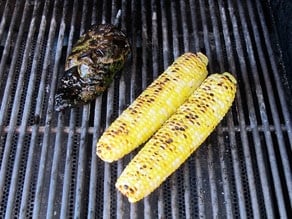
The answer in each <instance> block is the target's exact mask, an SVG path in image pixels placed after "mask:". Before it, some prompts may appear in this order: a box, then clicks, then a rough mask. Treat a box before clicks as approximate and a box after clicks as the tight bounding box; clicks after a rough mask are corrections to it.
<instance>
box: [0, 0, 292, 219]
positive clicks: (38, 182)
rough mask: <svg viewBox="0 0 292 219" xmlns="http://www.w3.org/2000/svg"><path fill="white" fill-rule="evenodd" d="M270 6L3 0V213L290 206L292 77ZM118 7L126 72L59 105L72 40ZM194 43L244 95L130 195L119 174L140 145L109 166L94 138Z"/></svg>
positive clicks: (247, 214)
mask: <svg viewBox="0 0 292 219" xmlns="http://www.w3.org/2000/svg"><path fill="white" fill-rule="evenodd" d="M269 7H270V4H269V1H260V0H259V1H239V0H226V1H223V0H218V1H211V0H199V1H195V0H187V1H156V0H151V1H146V0H141V1H134V0H129V1H127V0H112V1H97V0H95V1H87V0H83V1H82V0H74V1H69V0H65V1H60V0H57V1H52V0H51V1H37V0H35V1H33V0H31V1H24V0H23V1H2V2H0V15H1V16H0V92H1V95H0V100H1V104H0V136H1V137H0V218H13V217H14V218H44V217H47V218H83V217H88V218H102V217H103V218H112V217H117V218H200V217H203V218H212V217H219V218H287V217H288V215H291V213H292V212H291V201H292V184H291V161H290V160H289V157H291V156H292V152H291V144H292V127H291V109H288V106H289V102H290V101H291V90H289V89H287V87H288V88H289V86H291V85H289V84H288V85H287V81H285V80H284V81H283V79H285V77H286V76H285V75H286V72H285V69H284V66H283V65H282V58H281V55H280V54H281V51H280V50H279V46H277V43H278V42H277V38H276V37H275V35H276V32H275V26H274V22H273V20H272V18H271V16H270V13H271V11H270V8H269ZM119 9H121V11H122V15H121V27H122V29H124V30H125V31H126V32H127V34H128V36H129V38H130V40H131V44H132V55H131V60H130V61H129V63H128V64H127V65H126V67H125V69H124V70H123V72H122V74H121V76H120V77H117V78H116V80H115V81H114V83H113V84H112V86H111V87H110V89H109V90H108V91H107V92H106V93H105V94H104V95H102V96H101V97H99V98H97V99H96V101H94V102H93V103H92V104H90V105H87V106H84V107H80V108H77V109H72V110H68V111H67V112H66V113H65V114H61V113H56V112H54V110H53V104H54V103H53V97H54V93H55V89H56V84H57V81H58V78H59V77H60V76H61V74H62V71H63V66H64V61H65V58H66V56H67V54H68V53H69V52H70V50H71V48H72V45H73V43H74V42H75V41H76V39H77V38H78V36H79V35H80V33H82V32H83V31H84V30H86V29H87V28H88V27H89V26H90V25H91V24H94V23H105V22H111V21H113V20H114V17H115V15H116V13H117V11H118V10H119ZM19 18H21V19H19ZM185 51H193V52H196V51H202V52H204V53H206V54H207V56H208V57H209V66H208V68H209V70H210V72H212V73H213V72H223V71H230V72H232V73H234V74H235V75H236V77H237V79H238V82H239V88H238V93H237V96H236V101H235V103H234V105H233V107H232V109H231V110H230V112H229V113H228V115H227V116H226V117H225V118H224V120H223V121H222V123H221V124H220V125H219V126H218V127H217V129H216V130H215V131H214V133H212V135H211V136H210V137H209V138H208V139H207V141H206V142H205V143H204V144H203V145H202V146H201V147H200V148H199V149H198V151H197V152H196V153H194V154H193V155H192V156H191V157H190V158H189V159H188V160H187V162H185V163H184V164H183V165H182V166H181V167H180V168H179V169H178V170H177V171H176V172H175V173H174V174H173V175H172V176H171V177H170V178H169V179H167V180H166V181H165V182H164V183H163V184H162V185H161V186H160V187H159V188H158V189H157V190H156V191H155V192H154V193H153V194H151V195H150V196H148V197H146V198H145V199H144V200H143V201H141V202H138V203H137V204H129V203H128V201H127V200H126V198H125V197H123V196H122V195H121V194H120V193H117V192H116V190H115V188H114V183H115V181H116V179H117V177H118V175H119V174H120V173H121V171H122V169H123V168H124V167H125V165H126V164H127V163H128V162H129V160H130V159H131V157H132V156H133V155H134V154H135V153H137V151H138V150H139V149H137V150H135V151H134V152H133V153H131V154H130V155H128V156H126V157H125V158H123V159H122V160H120V161H118V162H116V163H113V164H105V163H103V162H102V161H101V160H100V159H99V158H97V156H96V155H95V143H96V141H97V139H98V137H99V136H100V134H101V133H102V131H103V130H104V129H105V128H106V127H107V126H108V125H109V124H110V122H111V121H112V120H114V119H115V118H116V117H117V116H118V115H119V114H120V113H121V112H122V110H123V109H124V108H125V107H127V105H129V104H130V103H131V102H132V101H133V100H134V99H135V97H137V95H139V93H140V92H141V91H142V90H143V89H145V87H146V86H147V85H148V84H150V83H151V82H152V81H153V80H154V79H155V78H156V77H157V76H158V75H159V74H160V73H161V72H163V69H165V68H166V67H167V66H168V65H169V64H170V63H171V62H172V61H173V59H174V58H176V57H177V56H179V55H180V54H182V53H183V52H185ZM283 84H284V85H285V89H284V87H283Z"/></svg>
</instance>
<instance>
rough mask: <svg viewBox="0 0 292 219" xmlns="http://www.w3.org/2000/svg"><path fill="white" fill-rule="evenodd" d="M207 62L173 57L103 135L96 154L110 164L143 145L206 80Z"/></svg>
mask: <svg viewBox="0 0 292 219" xmlns="http://www.w3.org/2000/svg"><path fill="white" fill-rule="evenodd" d="M207 63H208V59H207V57H206V56H205V55H203V54H202V53H197V54H192V53H185V54H184V55H182V56H180V57H179V58H177V59H176V60H175V61H174V63H173V64H172V65H171V66H169V67H168V68H167V69H166V70H165V72H163V73H162V74H161V75H160V76H159V77H158V78H157V79H156V80H155V81H154V82H152V84H150V85H149V87H147V88H146V89H145V90H144V91H143V92H142V93H141V94H140V96H139V97H137V99H136V100H135V101H134V102H133V103H132V104H131V105H130V106H129V107H128V108H127V109H126V110H125V111H124V112H123V113H122V114H121V115H120V116H119V117H118V118H117V119H116V120H115V121H114V122H113V123H112V124H111V125H110V126H109V128H108V129H107V130H106V131H105V132H104V133H103V135H102V136H101V137H100V139H99V141H98V142H97V145H96V153H97V155H98V156H99V157H100V158H101V159H102V160H104V161H107V162H112V161H115V160H118V159H120V158H121V157H123V156H124V155H126V154H128V153H129V152H131V151H132V150H133V149H135V148H136V147H138V146H139V145H140V144H142V143H144V142H145V141H146V140H147V139H148V138H149V137H150V136H151V135H152V134H153V133H154V132H155V131H156V130H157V129H158V128H160V127H161V125H162V124H163V122H165V121H166V119H168V117H169V116H170V115H171V114H173V113H174V112H175V110H176V109H177V108H178V107H179V106H180V105H181V104H182V103H183V102H184V101H185V100H186V99H187V98H188V97H189V96H190V95H191V94H192V92H193V91H194V90H195V89H196V88H197V87H198V86H199V85H200V84H201V83H202V81H203V80H204V79H205V78H206V76H207V69H206V65H207Z"/></svg>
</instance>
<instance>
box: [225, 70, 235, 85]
mask: <svg viewBox="0 0 292 219" xmlns="http://www.w3.org/2000/svg"><path fill="white" fill-rule="evenodd" d="M222 74H223V75H224V76H226V77H227V78H228V79H229V80H230V81H231V82H232V83H233V84H237V81H236V78H235V77H234V76H233V75H232V74H231V73H229V72H224V73H222Z"/></svg>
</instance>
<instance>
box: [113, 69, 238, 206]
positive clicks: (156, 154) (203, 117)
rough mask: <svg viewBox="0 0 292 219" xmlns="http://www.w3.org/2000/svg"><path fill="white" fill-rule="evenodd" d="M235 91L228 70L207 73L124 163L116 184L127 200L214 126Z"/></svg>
mask: <svg viewBox="0 0 292 219" xmlns="http://www.w3.org/2000/svg"><path fill="white" fill-rule="evenodd" d="M235 91H236V80H235V78H234V77H233V76H232V75H231V74H230V73H223V74H213V75H211V76H209V77H208V78H207V79H206V80H205V81H204V82H203V83H202V84H201V86H200V87H199V88H198V89H197V90H195V92H194V93H193V94H192V95H191V96H190V98H188V100H187V101H186V102H185V103H184V104H182V105H181V106H180V107H179V108H178V110H177V111H176V112H175V113H174V114H173V115H172V116H171V117H170V118H169V119H168V120H167V121H166V122H165V123H164V124H163V126H162V127H161V128H160V129H159V130H158V131H157V132H156V133H155V134H154V135H153V137H152V138H150V140H149V141H148V142H147V143H146V144H145V146H144V147H143V148H142V149H141V150H140V152H139V153H138V154H137V155H136V156H135V157H134V158H133V160H132V161H131V162H130V163H129V164H128V166H127V167H126V168H125V170H124V171H123V172H122V174H121V176H120V177H119V178H118V180H117V182H116V188H117V189H118V190H119V191H120V192H121V193H123V194H124V195H126V196H127V197H128V199H129V201H130V202H136V201H138V200H140V199H142V198H143V197H145V196H147V195H148V194H150V193H151V192H152V191H153V190H154V189H156V188H157V187H158V186H159V185H160V184H161V183H162V182H163V181H164V180H165V179H166V178H167V177H168V176H169V175H170V174H171V173H173V172H174V171H175V170H176V169H177V168H178V167H179V166H180V165H181V164H182V163H183V162H184V161H185V160H186V159H187V158H188V157H189V155H191V154H192V153H193V152H194V151H195V150H196V149H197V148H198V147H199V146H200V144H202V143H203V141H204V140H205V139H206V138H207V137H208V135H209V134H210V133H211V132H212V131H213V130H214V128H215V127H216V126H217V124H218V123H219V122H220V121H221V119H222V118H223V116H224V115H225V114H226V113H227V111H228V109H229V108H230V107H231V105H232V102H233V100H234V96H235Z"/></svg>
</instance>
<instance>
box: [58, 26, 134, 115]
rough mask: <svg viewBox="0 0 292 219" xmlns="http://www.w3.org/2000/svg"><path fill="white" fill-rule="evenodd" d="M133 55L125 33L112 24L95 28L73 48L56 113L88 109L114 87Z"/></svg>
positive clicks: (60, 86)
mask: <svg viewBox="0 0 292 219" xmlns="http://www.w3.org/2000/svg"><path fill="white" fill-rule="evenodd" d="M129 53H130V43H129V41H128V39H127V36H126V35H125V33H124V32H122V31H121V30H120V29H118V28H117V27H116V26H114V25H112V24H100V25H94V26H92V27H91V28H90V29H89V30H88V31H87V32H86V33H84V34H83V35H82V36H81V37H80V38H79V40H78V41H77V42H76V44H75V45H74V46H73V48H72V52H71V53H70V55H69V56H68V58H67V60H66V63H65V72H64V74H63V76H62V77H61V79H60V82H59V85H58V89H57V92H56V96H55V109H56V111H63V110H65V109H66V108H70V107H76V106H78V105H84V104H87V103H89V102H91V101H92V100H94V99H95V98H96V97H97V96H99V95H101V94H102V93H103V92H104V91H105V90H106V89H107V88H108V87H109V86H110V84H111V82H112V81H113V79H114V76H115V75H116V73H117V72H119V71H120V70H121V69H122V68H123V66H124V64H125V62H126V60H127V57H128V55H129Z"/></svg>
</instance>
